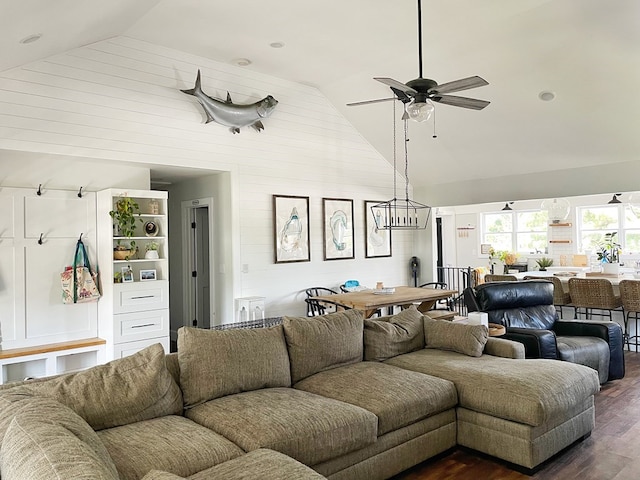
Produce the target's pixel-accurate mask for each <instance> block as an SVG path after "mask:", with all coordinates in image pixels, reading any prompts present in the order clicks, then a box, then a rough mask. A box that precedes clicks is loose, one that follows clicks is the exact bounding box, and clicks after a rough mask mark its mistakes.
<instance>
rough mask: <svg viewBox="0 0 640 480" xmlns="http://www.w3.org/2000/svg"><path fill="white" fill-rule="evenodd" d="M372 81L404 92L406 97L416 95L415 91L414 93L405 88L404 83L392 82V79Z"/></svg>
mask: <svg viewBox="0 0 640 480" xmlns="http://www.w3.org/2000/svg"><path fill="white" fill-rule="evenodd" d="M373 79H374V80H377V81H378V82H381V83H384V84H385V85H388V86H389V87H391V88H395V89H396V90H400V91H402V92H404V93H405V94H407V95H410V96H413V95H415V94H416V93H418V92H417V91H415V90H414V89H413V88H411V87H408V86H406V85H405V84H404V83H402V82H399V81H397V80H394V79H393V78H387V77H374V78H373Z"/></svg>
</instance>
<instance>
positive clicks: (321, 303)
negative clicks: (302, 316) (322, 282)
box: [304, 298, 351, 317]
mask: <svg viewBox="0 0 640 480" xmlns="http://www.w3.org/2000/svg"><path fill="white" fill-rule="evenodd" d="M304 301H305V302H306V303H307V317H317V316H318V315H325V314H327V313H334V312H339V311H341V310H351V307H349V306H347V305H343V304H342V303H339V302H334V301H332V300H317V299H315V298H305V299H304Z"/></svg>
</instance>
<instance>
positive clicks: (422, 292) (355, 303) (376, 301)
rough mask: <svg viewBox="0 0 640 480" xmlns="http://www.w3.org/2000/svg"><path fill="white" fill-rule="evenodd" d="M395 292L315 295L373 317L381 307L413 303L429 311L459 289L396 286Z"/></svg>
mask: <svg viewBox="0 0 640 480" xmlns="http://www.w3.org/2000/svg"><path fill="white" fill-rule="evenodd" d="M394 288H395V291H394V292H393V293H380V292H379V291H378V293H376V290H373V289H372V290H361V291H359V292H348V293H338V294H336V295H319V296H317V297H313V298H315V299H317V300H319V301H322V300H328V301H329V302H337V303H339V304H341V305H345V306H347V307H350V308H354V309H357V310H362V311H363V312H364V315H365V318H369V317H371V316H372V315H373V314H374V313H375V312H376V311H378V310H379V309H381V308H386V307H395V306H396V305H399V306H400V307H403V308H406V307H408V306H409V305H412V304H419V305H418V310H420V311H421V312H423V313H424V312H427V311H429V310H431V308H432V307H433V306H434V305H435V303H436V302H437V301H438V300H444V299H446V298H449V297H451V296H453V295H457V294H458V291H457V290H444V289H440V288H418V287H405V286H400V287H394Z"/></svg>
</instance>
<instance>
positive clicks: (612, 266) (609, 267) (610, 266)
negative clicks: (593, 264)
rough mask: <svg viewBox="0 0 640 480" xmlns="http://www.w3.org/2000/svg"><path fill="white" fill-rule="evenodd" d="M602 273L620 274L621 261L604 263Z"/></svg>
mask: <svg viewBox="0 0 640 480" xmlns="http://www.w3.org/2000/svg"><path fill="white" fill-rule="evenodd" d="M602 273H604V274H606V275H620V264H619V263H603V264H602Z"/></svg>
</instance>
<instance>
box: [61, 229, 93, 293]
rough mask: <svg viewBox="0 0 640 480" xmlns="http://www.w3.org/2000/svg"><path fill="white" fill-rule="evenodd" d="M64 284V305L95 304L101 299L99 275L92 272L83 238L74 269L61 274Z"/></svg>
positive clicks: (78, 248)
mask: <svg viewBox="0 0 640 480" xmlns="http://www.w3.org/2000/svg"><path fill="white" fill-rule="evenodd" d="M60 280H61V282H62V303H85V302H95V301H97V300H98V299H99V298H100V291H99V290H98V274H97V273H95V272H93V270H91V264H90V263H89V256H88V255H87V250H86V248H85V246H84V243H82V238H81V239H79V240H78V243H77V245H76V254H75V256H74V257H73V267H71V268H68V267H67V269H66V270H65V271H64V272H62V273H61V274H60Z"/></svg>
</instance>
